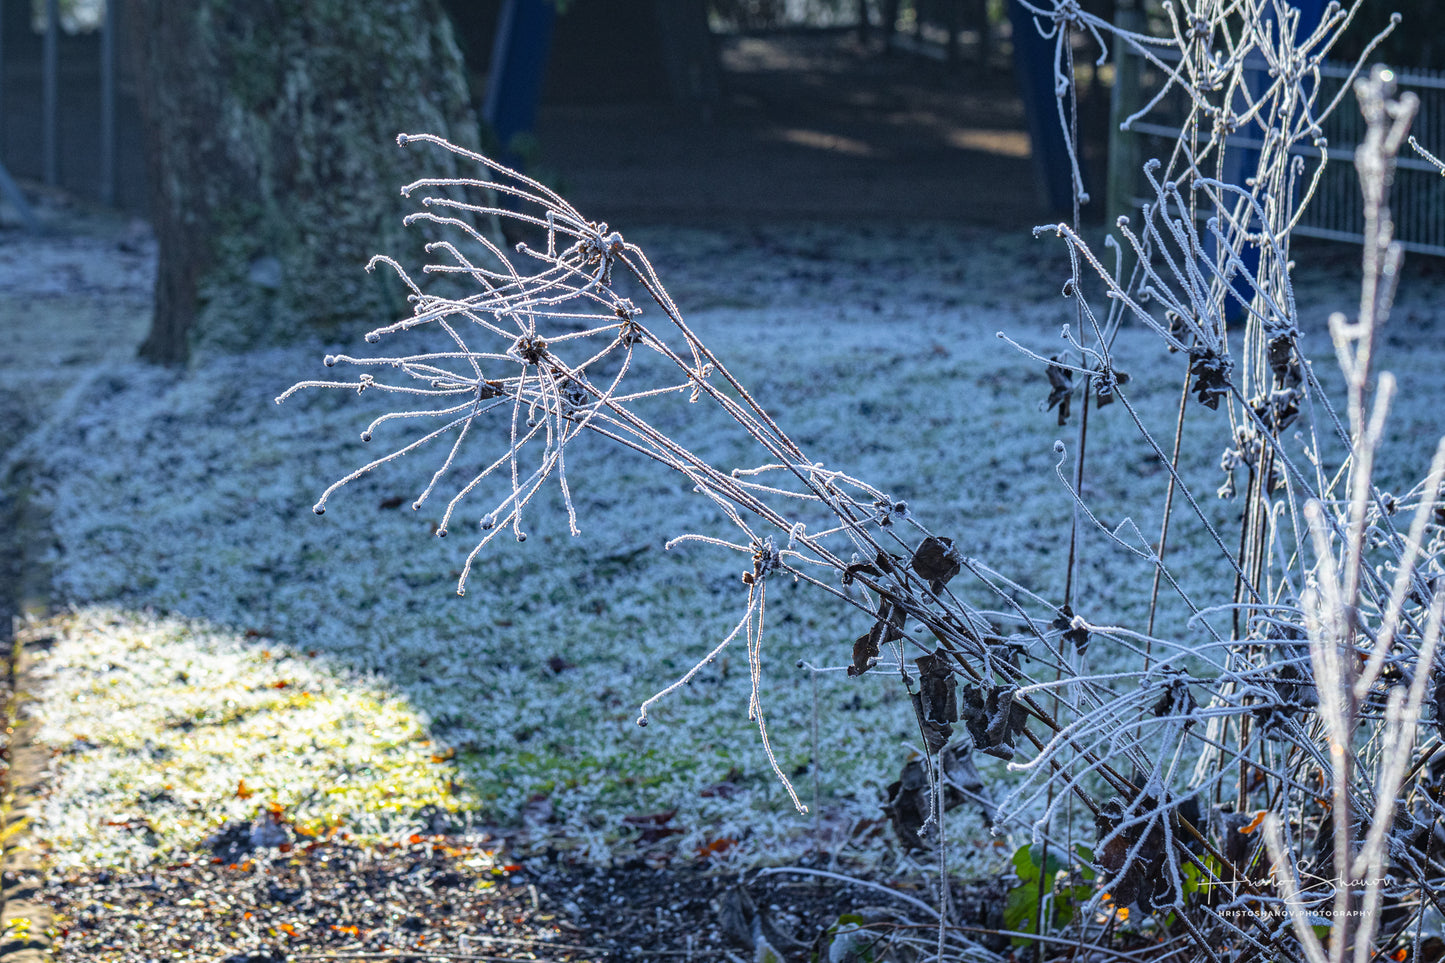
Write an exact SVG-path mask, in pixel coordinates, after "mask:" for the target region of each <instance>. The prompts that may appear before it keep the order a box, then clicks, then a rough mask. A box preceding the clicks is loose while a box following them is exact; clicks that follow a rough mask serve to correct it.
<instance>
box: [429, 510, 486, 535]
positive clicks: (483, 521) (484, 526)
mask: <svg viewBox="0 0 1445 963" xmlns="http://www.w3.org/2000/svg"><path fill="white" fill-rule="evenodd" d="M495 524H497V517H496V516H495V515H493V514H491V513H490V512H489V513H487V514H486V515H483V516H482V520H481V526H482V531H484V532H486V531H490V530H491V528H492V526H493V525H495ZM440 531H445V529H442V530H440Z"/></svg>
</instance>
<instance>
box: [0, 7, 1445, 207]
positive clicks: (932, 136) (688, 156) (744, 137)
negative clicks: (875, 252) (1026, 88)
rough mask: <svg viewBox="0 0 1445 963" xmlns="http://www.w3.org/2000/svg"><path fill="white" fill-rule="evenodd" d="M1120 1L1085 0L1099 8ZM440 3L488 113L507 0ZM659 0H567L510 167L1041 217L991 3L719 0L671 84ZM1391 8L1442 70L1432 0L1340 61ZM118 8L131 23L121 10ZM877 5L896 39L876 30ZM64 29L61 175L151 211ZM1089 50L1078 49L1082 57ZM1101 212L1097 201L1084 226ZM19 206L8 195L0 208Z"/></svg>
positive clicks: (133, 147) (31, 172) (34, 165)
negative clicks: (690, 75) (701, 66)
mask: <svg viewBox="0 0 1445 963" xmlns="http://www.w3.org/2000/svg"><path fill="white" fill-rule="evenodd" d="M1118 5H1121V4H1118V3H1117V2H1116V0H1094V2H1091V3H1087V4H1085V6H1086V7H1088V8H1090V9H1092V10H1094V11H1095V12H1096V13H1098V14H1099V15H1103V16H1112V15H1114V12H1115V7H1116V6H1118ZM1124 5H1126V4H1124ZM445 6H446V7H447V9H448V12H449V14H450V16H451V18H452V20H453V24H454V28H455V32H456V36H457V40H458V43H459V46H460V47H461V48H462V51H463V53H464V55H465V56H466V58H467V68H468V73H469V79H470V82H471V87H472V93H473V98H474V100H475V101H476V102H478V103H479V104H480V102H481V100H482V98H483V96H484V94H485V88H486V85H487V77H488V70H489V68H490V64H491V58H492V53H493V43H494V40H495V33H496V25H497V21H498V14H499V12H500V11H501V8H502V2H501V0H477V2H471V0H448V2H447V3H446V4H445ZM1157 6H1158V5H1157V4H1156V3H1153V2H1152V0H1150V2H1149V3H1147V4H1146V8H1147V9H1149V10H1150V11H1152V13H1151V15H1152V16H1153V17H1154V19H1155V20H1158V21H1160V23H1157V24H1156V27H1157V26H1160V25H1161V24H1162V20H1160V14H1159V11H1158V10H1157V9H1155V8H1157ZM655 7H656V4H655V3H654V2H652V0H568V2H566V3H564V4H563V5H562V14H561V16H560V17H559V18H558V21H557V26H556V29H555V32H554V35H553V42H552V48H551V56H550V59H549V61H548V64H547V69H546V73H545V78H544V84H543V92H542V105H541V109H540V112H539V114H538V118H537V125H536V130H535V136H534V137H530V138H527V139H526V140H525V141H524V142H523V143H522V144H521V147H522V148H523V150H522V152H521V155H520V158H519V159H521V160H524V161H525V162H526V163H527V164H528V166H529V169H530V170H531V171H532V172H533V173H536V174H538V175H540V176H541V177H542V178H543V179H544V180H547V181H548V182H549V183H552V184H554V185H555V186H558V187H561V188H562V189H563V190H564V191H565V192H567V193H568V194H569V195H570V196H571V197H572V198H573V200H574V201H575V202H576V203H577V204H578V205H579V206H581V207H582V208H583V210H584V212H589V213H590V212H595V215H596V216H597V217H600V218H604V219H612V220H614V221H617V220H629V221H633V222H635V221H637V220H639V219H640V220H674V221H679V220H686V221H690V222H691V221H696V222H712V221H717V220H719V219H722V220H736V219H741V220H756V219H779V218H790V217H810V218H829V219H840V218H841V219H848V218H869V219H872V218H900V219H917V218H924V219H937V220H948V221H963V222H969V223H979V224H1008V225H1010V226H1017V225H1019V224H1028V223H1032V222H1033V221H1035V220H1038V219H1040V218H1043V217H1045V216H1047V214H1048V211H1047V210H1046V205H1045V204H1044V203H1043V202H1042V200H1041V196H1042V195H1041V188H1040V185H1039V177H1038V172H1037V170H1036V169H1035V167H1034V166H1033V163H1032V161H1031V159H1030V157H1029V144H1028V136H1027V126H1026V122H1025V116H1024V108H1023V103H1022V100H1021V99H1020V96H1019V93H1018V85H1017V83H1016V80H1015V76H1014V71H1013V68H1012V64H1011V60H1010V45H1009V30H1008V24H1007V19H1006V16H1005V14H1004V9H1005V3H1004V2H1003V0H901V2H895V0H868V2H863V3H860V2H859V0H809V2H807V3H804V4H803V5H802V6H798V5H796V4H795V5H793V6H791V7H790V6H789V5H787V4H785V3H783V2H782V0H712V2H711V4H710V7H709V9H710V13H711V23H712V25H713V27H714V30H713V34H712V37H711V43H712V47H713V49H712V51H711V52H710V54H709V56H710V57H711V58H712V63H713V64H714V68H713V69H714V70H715V73H714V75H713V76H712V77H704V78H702V80H701V82H700V85H699V88H700V89H697V90H692V91H680V90H679V83H678V79H677V77H676V76H675V74H676V71H675V70H673V71H672V72H671V73H670V69H669V63H668V61H667V55H668V53H669V51H670V49H671V48H670V47H669V43H668V38H667V37H665V36H664V35H663V32H664V26H662V25H661V23H662V22H661V20H660V19H659V16H658V15H657V12H656V9H655ZM39 8H40V5H36V4H32V3H29V2H17V0H10V2H7V3H3V4H0V161H3V163H4V164H5V166H6V167H7V169H8V170H9V171H10V173H11V174H13V175H14V176H16V177H17V178H20V179H22V180H24V181H29V182H32V183H34V182H43V181H45V180H46V172H45V170H44V162H43V157H42V137H41V135H40V131H41V130H42V127H43V114H42V61H43V53H42V51H43V34H42V32H41V31H40V30H39V25H40V24H41V23H43V20H42V19H41V18H39V17H37V16H36V13H35V10H36V9H39ZM860 8H861V9H863V10H866V12H867V17H868V21H867V24H866V25H865V24H862V23H860V21H859V18H858V14H859V10H860ZM799 10H801V11H802V15H801V17H802V19H801V20H800V19H799V17H800V15H799ZM1392 10H1400V11H1401V12H1402V13H1403V14H1404V16H1405V17H1406V20H1405V27H1403V28H1402V29H1400V30H1397V31H1396V32H1395V34H1394V35H1393V36H1392V37H1390V38H1388V39H1387V40H1386V41H1385V43H1384V44H1383V45H1382V46H1381V47H1380V48H1379V52H1378V58H1379V59H1382V60H1385V61H1387V62H1390V63H1393V64H1397V65H1404V66H1416V67H1440V66H1442V64H1445V4H1439V3H1435V2H1432V0H1404V2H1400V0H1366V2H1365V3H1364V4H1363V5H1362V7H1361V10H1360V12H1359V13H1358V15H1357V17H1356V23H1355V26H1354V29H1353V30H1352V33H1351V37H1352V41H1351V42H1350V43H1347V44H1346V45H1344V46H1342V47H1340V48H1338V49H1337V50H1336V51H1335V52H1334V56H1335V57H1336V58H1342V59H1348V58H1353V57H1356V56H1358V55H1359V54H1360V53H1361V51H1362V50H1363V47H1364V45H1365V43H1366V41H1367V39H1368V38H1369V37H1370V36H1372V35H1373V33H1374V32H1375V31H1377V30H1379V29H1381V28H1382V27H1384V26H1385V25H1386V24H1387V23H1388V19H1389V14H1390V12H1391V11H1392ZM116 11H117V15H118V16H120V17H121V18H123V17H124V15H125V4H124V3H119V4H117V6H116ZM890 13H892V14H895V15H896V16H895V19H894V21H893V24H894V29H893V30H891V31H890V30H887V29H885V27H884V23H883V21H884V20H885V18H886V17H887V16H888V14H890ZM62 24H63V26H65V27H66V29H62V31H61V32H60V36H59V41H58V50H57V62H58V65H59V75H58V118H59V126H58V133H57V141H58V142H57V145H56V155H57V156H56V165H55V172H54V173H55V177H54V184H55V186H59V187H61V188H63V189H65V190H67V191H69V192H71V193H73V194H75V195H77V196H80V197H83V198H89V199H98V200H101V201H102V202H104V203H111V204H113V205H114V206H117V207H119V208H121V209H123V210H126V211H130V212H132V213H135V214H140V215H144V214H145V213H146V210H147V205H148V191H147V187H146V183H145V180H146V175H145V163H144V157H143V155H142V153H141V147H140V145H141V130H140V122H139V118H138V113H137V109H136V97H135V89H136V84H135V65H134V64H133V63H132V57H131V55H130V53H129V51H128V50H127V49H126V48H125V45H124V44H117V45H116V49H115V51H114V56H115V63H116V70H115V73H114V76H115V82H116V112H115V143H116V144H117V149H116V151H115V166H114V177H113V181H112V182H110V183H106V181H105V179H104V178H103V177H102V170H101V151H100V150H99V149H98V148H97V146H96V138H97V136H98V132H99V130H100V127H101V124H100V103H101V93H100V91H101V73H102V71H101V59H102V54H101V45H100V38H99V32H98V31H97V30H95V29H93V24H89V25H87V24H81V25H80V29H79V30H78V31H77V30H76V29H75V28H76V25H75V24H74V23H67V22H66V21H65V18H64V17H62ZM830 24H831V26H830ZM120 33H121V34H122V35H123V33H124V31H123V30H121V31H120ZM1093 53H1094V52H1093V51H1091V50H1087V49H1084V48H1080V61H1081V63H1082V64H1086V65H1087V64H1089V63H1090V62H1091V60H1092V56H1093ZM1107 79H1108V74H1107V72H1105V73H1104V74H1102V75H1101V76H1100V77H1098V78H1096V77H1093V76H1089V77H1087V78H1086V82H1085V83H1084V84H1083V85H1082V87H1081V90H1082V92H1083V96H1084V103H1083V105H1082V107H1081V118H1080V119H1081V123H1082V127H1083V133H1084V139H1085V159H1086V163H1088V165H1089V170H1088V174H1089V177H1090V180H1091V184H1090V185H1089V186H1090V189H1091V193H1093V194H1094V195H1095V196H1096V198H1099V197H1101V196H1102V193H1103V185H1102V183H1101V182H1102V180H1103V175H1104V171H1105V169H1106V164H1107V156H1106V143H1107V120H1108V106H1109V94H1110V91H1109V89H1108V86H1107ZM493 146H494V147H495V146H498V145H495V144H494V145H493ZM1101 207H1102V205H1101V204H1096V205H1094V208H1095V210H1094V211H1092V214H1093V216H1094V217H1095V218H1096V219H1097V218H1100V217H1102V216H1103V211H1102V209H1101ZM13 216H14V212H13V211H12V210H11V209H10V208H9V206H8V205H3V204H0V218H3V219H6V220H9V219H12V218H13Z"/></svg>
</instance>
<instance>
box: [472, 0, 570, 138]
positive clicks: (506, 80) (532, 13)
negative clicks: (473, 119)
mask: <svg viewBox="0 0 1445 963" xmlns="http://www.w3.org/2000/svg"><path fill="white" fill-rule="evenodd" d="M556 18H557V9H556V7H555V6H554V5H553V4H552V2H551V0H506V2H505V3H504V4H503V6H502V12H501V14H500V15H499V16H498V18H497V37H496V40H495V42H494V43H493V45H492V63H491V69H490V71H489V73H488V77H487V97H486V101H485V102H484V104H483V106H482V118H483V119H484V120H485V121H486V122H487V124H488V125H489V126H490V127H491V129H492V134H493V135H494V136H495V137H496V138H497V144H498V146H499V147H500V149H501V152H502V159H503V160H504V162H506V163H508V164H511V165H513V166H515V165H516V164H517V162H518V158H517V157H516V152H515V150H514V149H513V147H514V141H515V140H516V137H517V135H519V134H525V133H527V132H529V131H531V130H532V129H533V128H534V127H535V126H536V122H537V104H538V102H539V101H540V100H541V98H542V79H543V75H544V73H545V71H546V68H547V54H548V52H549V51H550V49H551V46H552V25H553V22H554V21H555V20H556Z"/></svg>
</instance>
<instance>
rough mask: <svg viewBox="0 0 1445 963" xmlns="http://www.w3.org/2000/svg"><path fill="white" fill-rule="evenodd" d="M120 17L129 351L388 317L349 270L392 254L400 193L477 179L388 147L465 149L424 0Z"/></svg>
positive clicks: (244, 5) (450, 163)
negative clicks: (134, 216)
mask: <svg viewBox="0 0 1445 963" xmlns="http://www.w3.org/2000/svg"><path fill="white" fill-rule="evenodd" d="M127 20H128V22H129V28H130V35H129V36H130V42H131V43H132V44H133V45H134V50H135V53H136V55H137V62H138V63H139V65H140V88H141V89H140V102H141V111H142V117H143V119H144V124H145V131H146V141H147V143H146V149H147V154H148V164H149V165H150V174H151V184H152V218H153V221H154V224H155V232H156V236H157V239H158V242H159V258H160V261H159V269H158V276H157V279H156V313H155V317H154V320H153V322H152V325H151V330H150V333H149V335H148V336H147V337H146V340H145V343H144V344H143V345H142V346H141V356H142V357H144V358H147V359H149V360H152V361H156V362H161V363H170V364H174V363H182V362H185V361H186V360H187V359H188V358H189V357H190V356H191V352H192V350H193V349H196V348H204V349H216V350H234V349H239V348H244V347H249V346H254V345H257V344H265V343H270V342H275V341H277V340H281V339H285V338H287V337H294V336H297V335H302V334H308V333H311V334H315V333H329V332H332V331H334V330H335V329H336V328H338V327H339V326H341V325H342V324H345V323H348V322H354V321H364V322H365V323H367V324H379V323H382V322H383V321H384V320H385V319H386V318H387V317H389V315H390V314H392V313H394V312H395V311H396V310H397V309H398V308H399V307H400V306H401V304H402V303H403V302H402V298H401V297H400V295H399V292H397V291H396V290H394V289H392V288H390V287H388V286H387V282H385V281H382V280H379V279H378V278H373V277H371V276H368V275H367V274H365V272H364V271H363V270H362V269H363V267H364V266H365V264H366V262H367V259H368V258H369V257H370V255H371V254H372V253H373V252H377V251H387V252H393V253H394V252H398V251H401V250H403V248H404V246H405V245H404V243H403V240H402V236H401V235H402V225H401V218H402V216H403V215H404V214H405V213H406V212H407V210H408V209H409V208H408V206H407V204H406V202H404V201H403V200H402V198H401V197H400V195H399V193H398V188H399V187H400V186H401V185H402V184H404V183H407V182H408V181H411V180H415V179H416V178H417V177H420V176H423V171H424V172H425V174H426V175H427V176H448V175H449V174H450V175H451V176H459V175H463V174H475V173H476V172H474V171H469V170H462V169H459V168H456V167H455V163H454V159H453V158H452V156H451V155H442V154H440V153H438V154H433V155H430V156H428V157H427V158H426V159H425V162H424V163H423V162H421V161H419V160H418V159H417V158H416V157H415V156H408V154H407V152H406V151H405V150H402V149H400V148H398V147H397V146H396V135H397V134H398V133H401V132H403V131H410V132H418V133H419V132H426V133H434V134H438V135H440V136H442V137H446V138H447V139H449V140H452V141H453V142H455V143H460V144H462V145H465V146H469V147H475V146H476V145H477V143H478V140H479V138H478V127H477V121H476V118H475V114H474V112H473V110H472V107H471V104H470V99H469V96H468V93H467V84H466V74H465V71H464V67H463V63H462V58H461V54H460V53H459V52H458V50H457V46H456V43H455V42H454V40H453V37H452V34H451V28H450V24H449V22H448V20H447V18H446V16H445V14H444V13H443V12H442V9H441V6H440V4H439V2H438V0H310V2H306V3H301V2H299V0H244V2H243V0H132V3H131V9H130V11H129V16H128V17H127Z"/></svg>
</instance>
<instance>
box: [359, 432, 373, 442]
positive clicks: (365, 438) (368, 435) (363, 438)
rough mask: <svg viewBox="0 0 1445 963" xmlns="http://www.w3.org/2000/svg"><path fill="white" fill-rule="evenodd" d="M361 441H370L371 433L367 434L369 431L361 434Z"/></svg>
mask: <svg viewBox="0 0 1445 963" xmlns="http://www.w3.org/2000/svg"><path fill="white" fill-rule="evenodd" d="M361 440H362V441H371V432H369V431H363V432H362V433H361Z"/></svg>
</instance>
